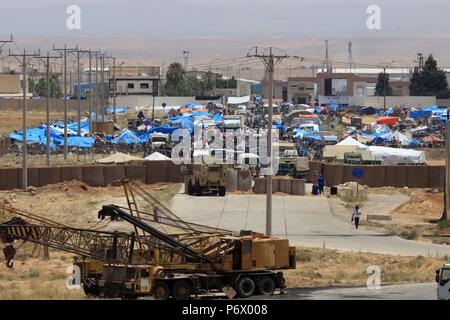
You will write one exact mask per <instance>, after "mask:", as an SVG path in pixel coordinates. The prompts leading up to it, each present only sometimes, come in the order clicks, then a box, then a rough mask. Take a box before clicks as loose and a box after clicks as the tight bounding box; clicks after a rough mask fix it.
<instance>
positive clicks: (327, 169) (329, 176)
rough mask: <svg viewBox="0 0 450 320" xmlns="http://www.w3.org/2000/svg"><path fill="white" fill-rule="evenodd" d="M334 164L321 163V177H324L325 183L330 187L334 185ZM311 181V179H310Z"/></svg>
mask: <svg viewBox="0 0 450 320" xmlns="http://www.w3.org/2000/svg"><path fill="white" fill-rule="evenodd" d="M334 174H335V171H334V166H333V165H331V164H324V165H323V177H324V178H325V185H326V186H328V187H331V186H333V185H335V183H334ZM312 182H313V181H312Z"/></svg>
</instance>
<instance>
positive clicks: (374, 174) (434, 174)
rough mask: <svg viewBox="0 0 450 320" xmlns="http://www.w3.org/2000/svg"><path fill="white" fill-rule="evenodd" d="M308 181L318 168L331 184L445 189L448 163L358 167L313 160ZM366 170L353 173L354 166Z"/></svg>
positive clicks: (327, 183)
mask: <svg viewBox="0 0 450 320" xmlns="http://www.w3.org/2000/svg"><path fill="white" fill-rule="evenodd" d="M309 166H310V174H309V176H308V182H310V183H312V182H313V174H314V172H315V171H317V172H318V173H321V174H323V176H324V178H325V184H326V185H327V186H335V185H339V184H342V183H344V182H348V181H358V182H360V183H361V184H364V185H367V186H369V187H384V186H391V187H396V188H403V187H408V188H443V187H444V182H445V167H444V166H354V165H345V164H331V163H320V162H317V161H311V162H310V163H309ZM357 167H358V168H361V169H362V170H363V172H364V174H363V177H362V178H361V179H356V178H354V177H353V176H352V171H353V169H354V168H357Z"/></svg>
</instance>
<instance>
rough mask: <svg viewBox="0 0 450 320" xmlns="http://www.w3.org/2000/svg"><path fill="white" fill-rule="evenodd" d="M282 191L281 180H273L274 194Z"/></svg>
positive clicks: (274, 178) (276, 178)
mask: <svg viewBox="0 0 450 320" xmlns="http://www.w3.org/2000/svg"><path fill="white" fill-rule="evenodd" d="M279 191H280V179H279V178H278V177H273V178H272V193H276V192H279Z"/></svg>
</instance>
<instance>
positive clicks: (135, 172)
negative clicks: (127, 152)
mask: <svg viewBox="0 0 450 320" xmlns="http://www.w3.org/2000/svg"><path fill="white" fill-rule="evenodd" d="M125 177H127V178H128V179H130V180H140V181H142V182H144V183H145V180H146V178H147V167H146V166H145V165H129V166H125Z"/></svg>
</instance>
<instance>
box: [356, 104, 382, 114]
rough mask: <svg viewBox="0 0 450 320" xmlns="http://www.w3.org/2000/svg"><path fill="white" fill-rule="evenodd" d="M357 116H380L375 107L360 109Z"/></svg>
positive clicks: (378, 110)
mask: <svg viewBox="0 0 450 320" xmlns="http://www.w3.org/2000/svg"><path fill="white" fill-rule="evenodd" d="M359 114H360V115H371V114H380V109H378V108H376V107H371V106H367V107H363V108H361V110H359Z"/></svg>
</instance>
